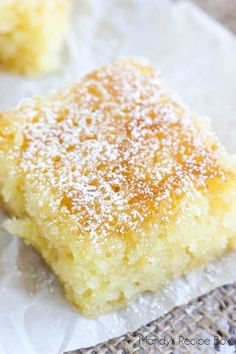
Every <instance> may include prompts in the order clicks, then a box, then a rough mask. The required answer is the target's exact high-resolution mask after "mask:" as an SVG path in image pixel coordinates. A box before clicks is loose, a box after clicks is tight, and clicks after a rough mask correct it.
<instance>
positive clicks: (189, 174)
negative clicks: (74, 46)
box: [0, 60, 236, 317]
mask: <svg viewBox="0 0 236 354" xmlns="http://www.w3.org/2000/svg"><path fill="white" fill-rule="evenodd" d="M233 164H234V162H233V158H232V157H230V156H229V155H228V154H227V153H226V152H225V150H224V149H223V147H222V146H221V145H220V144H219V143H218V141H217V139H216V138H215V136H214V135H213V134H212V132H211V130H210V128H209V125H208V124H207V120H206V119H199V118H197V117H196V116H195V115H193V114H192V113H190V112H189V111H188V110H187V109H186V108H184V107H183V106H182V105H180V104H179V103H178V102H177V101H176V100H175V99H174V98H173V97H172V96H171V95H169V93H168V91H166V89H165V88H164V85H163V83H162V79H161V77H160V74H159V73H158V72H157V71H156V70H155V69H154V68H152V67H151V66H149V65H148V64H147V63H144V62H142V61H140V62H139V61H132V60H123V61H117V62H115V63H114V64H113V65H111V66H106V67H104V68H102V69H101V70H98V71H95V72H93V73H91V74H89V75H87V76H86V77H85V78H84V79H83V80H82V82H80V83H78V84H76V85H74V86H72V87H70V88H67V89H64V90H63V91H61V92H59V93H58V94H56V95H55V96H53V97H51V98H49V99H44V98H35V99H30V100H27V101H25V102H23V103H22V104H21V105H20V106H19V107H18V108H16V109H13V110H10V111H6V112H3V113H1V114H0V191H1V197H2V201H3V204H4V205H5V207H6V209H7V210H8V212H9V214H10V215H11V216H12V217H11V219H9V220H8V221H6V222H5V227H6V228H7V229H8V230H9V231H10V232H11V233H13V234H15V235H18V236H20V237H22V238H23V239H24V241H25V242H26V244H29V245H32V246H33V247H34V248H35V249H37V250H38V251H39V252H40V253H41V255H42V256H43V258H44V259H45V261H46V262H47V264H48V265H49V266H50V267H51V268H52V270H53V271H54V272H55V274H56V275H57V276H58V278H59V279H60V281H61V282H62V284H63V285H64V289H65V293H66V296H67V298H68V299H69V300H70V301H72V302H73V303H74V304H75V305H76V306H77V307H78V308H79V309H80V310H81V311H82V313H83V314H85V315H86V316H89V317H94V316H97V315H99V314H101V313H104V312H107V311H111V310H114V309H118V308H121V307H123V306H125V305H127V303H129V302H130V301H131V300H133V299H134V298H136V297H137V296H138V295H139V294H140V293H142V292H144V291H152V292H155V291H157V290H158V289H159V288H160V287H161V286H162V285H163V284H165V283H166V282H167V280H170V279H172V278H174V277H177V276H179V275H181V274H184V273H186V272H188V271H190V270H191V269H194V268H196V267H199V266H201V265H203V264H205V263H206V262H207V261H209V260H212V259H214V258H216V257H218V256H220V255H222V254H223V253H224V252H225V251H227V250H230V249H233V248H235V247H236V174H235V170H234V168H233Z"/></svg>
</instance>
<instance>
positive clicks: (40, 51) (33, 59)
mask: <svg viewBox="0 0 236 354" xmlns="http://www.w3.org/2000/svg"><path fill="white" fill-rule="evenodd" d="M70 2H71V0H50V1H49V0H20V1H19V0H1V1H0V67H1V68H3V69H7V70H10V71H14V72H17V73H20V74H27V75H35V74H43V73H46V72H49V71H51V70H55V69H57V68H58V66H59V64H60V59H61V58H60V52H61V49H62V47H63V43H64V39H65V35H66V33H67V30H68V24H69V5H70Z"/></svg>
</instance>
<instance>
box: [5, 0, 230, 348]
mask: <svg viewBox="0 0 236 354" xmlns="http://www.w3.org/2000/svg"><path fill="white" fill-rule="evenodd" d="M130 55H132V56H142V57H147V58H149V59H150V61H151V62H152V63H154V64H155V65H156V66H157V67H159V68H160V69H161V70H162V72H163V74H164V75H165V77H166V78H167V82H168V85H169V87H170V88H171V89H172V90H173V91H175V92H177V93H178V94H179V95H180V96H181V98H182V99H183V100H184V101H185V102H186V103H187V104H188V105H189V106H190V107H191V109H193V110H195V111H197V112H198V113H200V114H206V115H209V116H211V117H212V119H213V126H214V128H215V130H216V131H217V133H218V134H219V136H220V138H221V140H222V141H223V142H224V143H225V144H226V145H227V147H228V149H229V150H230V151H231V152H235V151H236V99H235V98H236V97H235V94H236V38H235V37H234V36H233V35H232V34H230V33H229V32H227V30H226V29H224V28H223V27H222V26H221V25H219V24H217V23H215V22H214V21H213V20H212V19H210V18H209V17H208V16H207V15H205V14H203V13H202V12H201V11H200V10H198V9H197V8H196V7H194V6H193V5H192V4H191V3H189V2H187V1H181V0H180V1H175V2H174V3H170V1H168V0H77V5H76V9H75V11H74V13H73V30H72V33H71V35H70V37H69V39H68V43H67V50H66V53H65V58H64V66H63V69H62V70H61V71H60V72H58V73H57V74H55V75H51V76H49V77H47V78H41V79H37V80H29V79H25V78H20V77H16V76H13V75H8V74H5V73H1V74H0V109H3V108H5V107H11V106H14V105H15V104H17V103H18V102H19V100H20V99H22V98H24V97H27V96H29V95H33V94H38V93H43V94H47V93H50V92H52V90H55V89H57V88H58V87H61V86H63V85H65V84H67V83H70V82H71V81H74V80H76V79H78V78H79V77H81V76H82V75H83V74H85V73H86V72H88V71H90V70H91V69H94V68H95V67H97V66H99V65H101V64H103V63H108V62H110V61H111V60H113V59H115V58H117V57H122V56H130ZM2 218H4V215H3V214H2ZM235 280H236V254H234V253H232V254H230V255H228V256H226V257H225V258H223V259H221V260H219V261H218V262H215V263H213V264H210V265H208V266H207V268H206V269H204V270H202V271H198V272H195V273H192V274H190V275H188V276H187V277H183V278H181V279H178V280H177V281H175V282H173V283H171V284H169V285H168V286H167V287H166V288H165V289H164V290H163V291H161V292H160V293H159V294H156V295H150V294H146V295H143V296H141V297H140V298H139V299H138V300H137V301H136V302H135V303H133V304H131V305H130V306H129V307H128V308H127V309H125V310H122V311H119V312H116V313H112V314H109V315H106V316H101V317H100V318H98V319H96V320H87V319H85V318H84V317H82V316H81V315H80V314H79V313H78V312H77V310H76V309H75V308H74V307H73V306H72V305H71V304H69V303H68V302H67V301H66V300H65V298H64V296H63V292H62V289H61V287H60V286H59V285H58V283H57V281H56V280H55V278H54V276H53V275H52V274H51V272H50V271H49V270H48V269H47V267H46V266H45V265H44V263H43V262H42V260H41V258H40V257H39V256H38V255H37V254H36V253H35V252H34V251H33V250H32V249H31V248H30V247H26V246H25V245H24V244H23V243H22V242H21V241H20V240H18V239H16V238H15V237H14V236H11V235H9V234H7V233H6V232H4V231H0V354H13V353H14V354H42V353H43V354H58V353H63V352H64V351H66V350H72V349H76V348H79V347H86V346H91V345H94V344H97V343H98V342H101V341H104V340H107V339H109V338H111V337H114V336H118V335H121V334H123V333H125V332H127V331H129V330H134V329H136V328H138V327H139V326H141V325H143V324H145V323H146V322H148V321H151V320H153V319H155V318H157V317H158V316H160V315H162V314H164V313H165V312H166V311H168V310H170V309H171V308H172V307H173V306H175V305H179V304H182V303H184V302H187V301H189V300H190V299H192V298H193V297H196V296H197V295H199V294H202V293H205V292H207V291H208V290H210V289H212V288H214V287H216V286H218V285H221V284H223V283H227V282H232V281H235Z"/></svg>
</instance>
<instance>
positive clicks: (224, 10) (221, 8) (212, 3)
mask: <svg viewBox="0 0 236 354" xmlns="http://www.w3.org/2000/svg"><path fill="white" fill-rule="evenodd" d="M193 2H195V3H196V4H197V5H199V6H200V7H201V8H202V9H203V10H205V11H206V12H208V13H209V14H211V15H212V16H213V17H215V18H216V19H217V20H218V21H220V22H222V23H223V24H224V25H226V26H227V27H228V28H229V29H230V30H231V31H233V32H234V33H236V0H193Z"/></svg>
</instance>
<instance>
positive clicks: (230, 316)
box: [67, 0, 236, 354]
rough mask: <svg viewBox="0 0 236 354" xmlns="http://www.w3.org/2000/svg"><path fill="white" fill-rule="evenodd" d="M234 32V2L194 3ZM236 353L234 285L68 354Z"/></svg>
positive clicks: (223, 0)
mask: <svg viewBox="0 0 236 354" xmlns="http://www.w3.org/2000/svg"><path fill="white" fill-rule="evenodd" d="M193 1H194V2H195V3H196V4H197V5H199V6H200V7H201V8H203V9H204V10H205V11H207V12H208V13H209V14H211V15H212V16H213V17H215V18H216V19H217V20H219V21H221V22H222V23H223V24H224V25H225V26H227V27H228V28H229V29H230V30H231V31H232V32H234V33H236V0H193ZM218 352H221V353H236V283H235V284H232V285H225V286H222V287H219V288H217V289H215V290H213V291H211V292H210V293H208V294H206V295H204V296H201V297H199V298H197V299H195V300H193V301H191V302H190V303H189V304H187V305H185V306H181V307H176V308H174V309H173V310H172V311H170V312H169V313H168V314H166V315H165V316H163V317H160V318H159V319H157V320H155V321H153V322H150V323H148V324H147V325H145V326H143V327H141V328H139V329H138V330H137V331H135V332H133V333H127V334H126V335H124V336H121V337H118V338H114V339H111V340H109V341H107V342H105V343H101V344H98V345H96V346H94V347H91V348H87V349H78V350H75V351H71V352H67V354H80V353H81V354H97V353H98V354H100V353H101V354H113V353H114V354H131V353H140V354H141V353H142V354H145V353H157V354H158V353H172V354H182V353H188V354H190V353H204V354H206V353H218Z"/></svg>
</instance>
